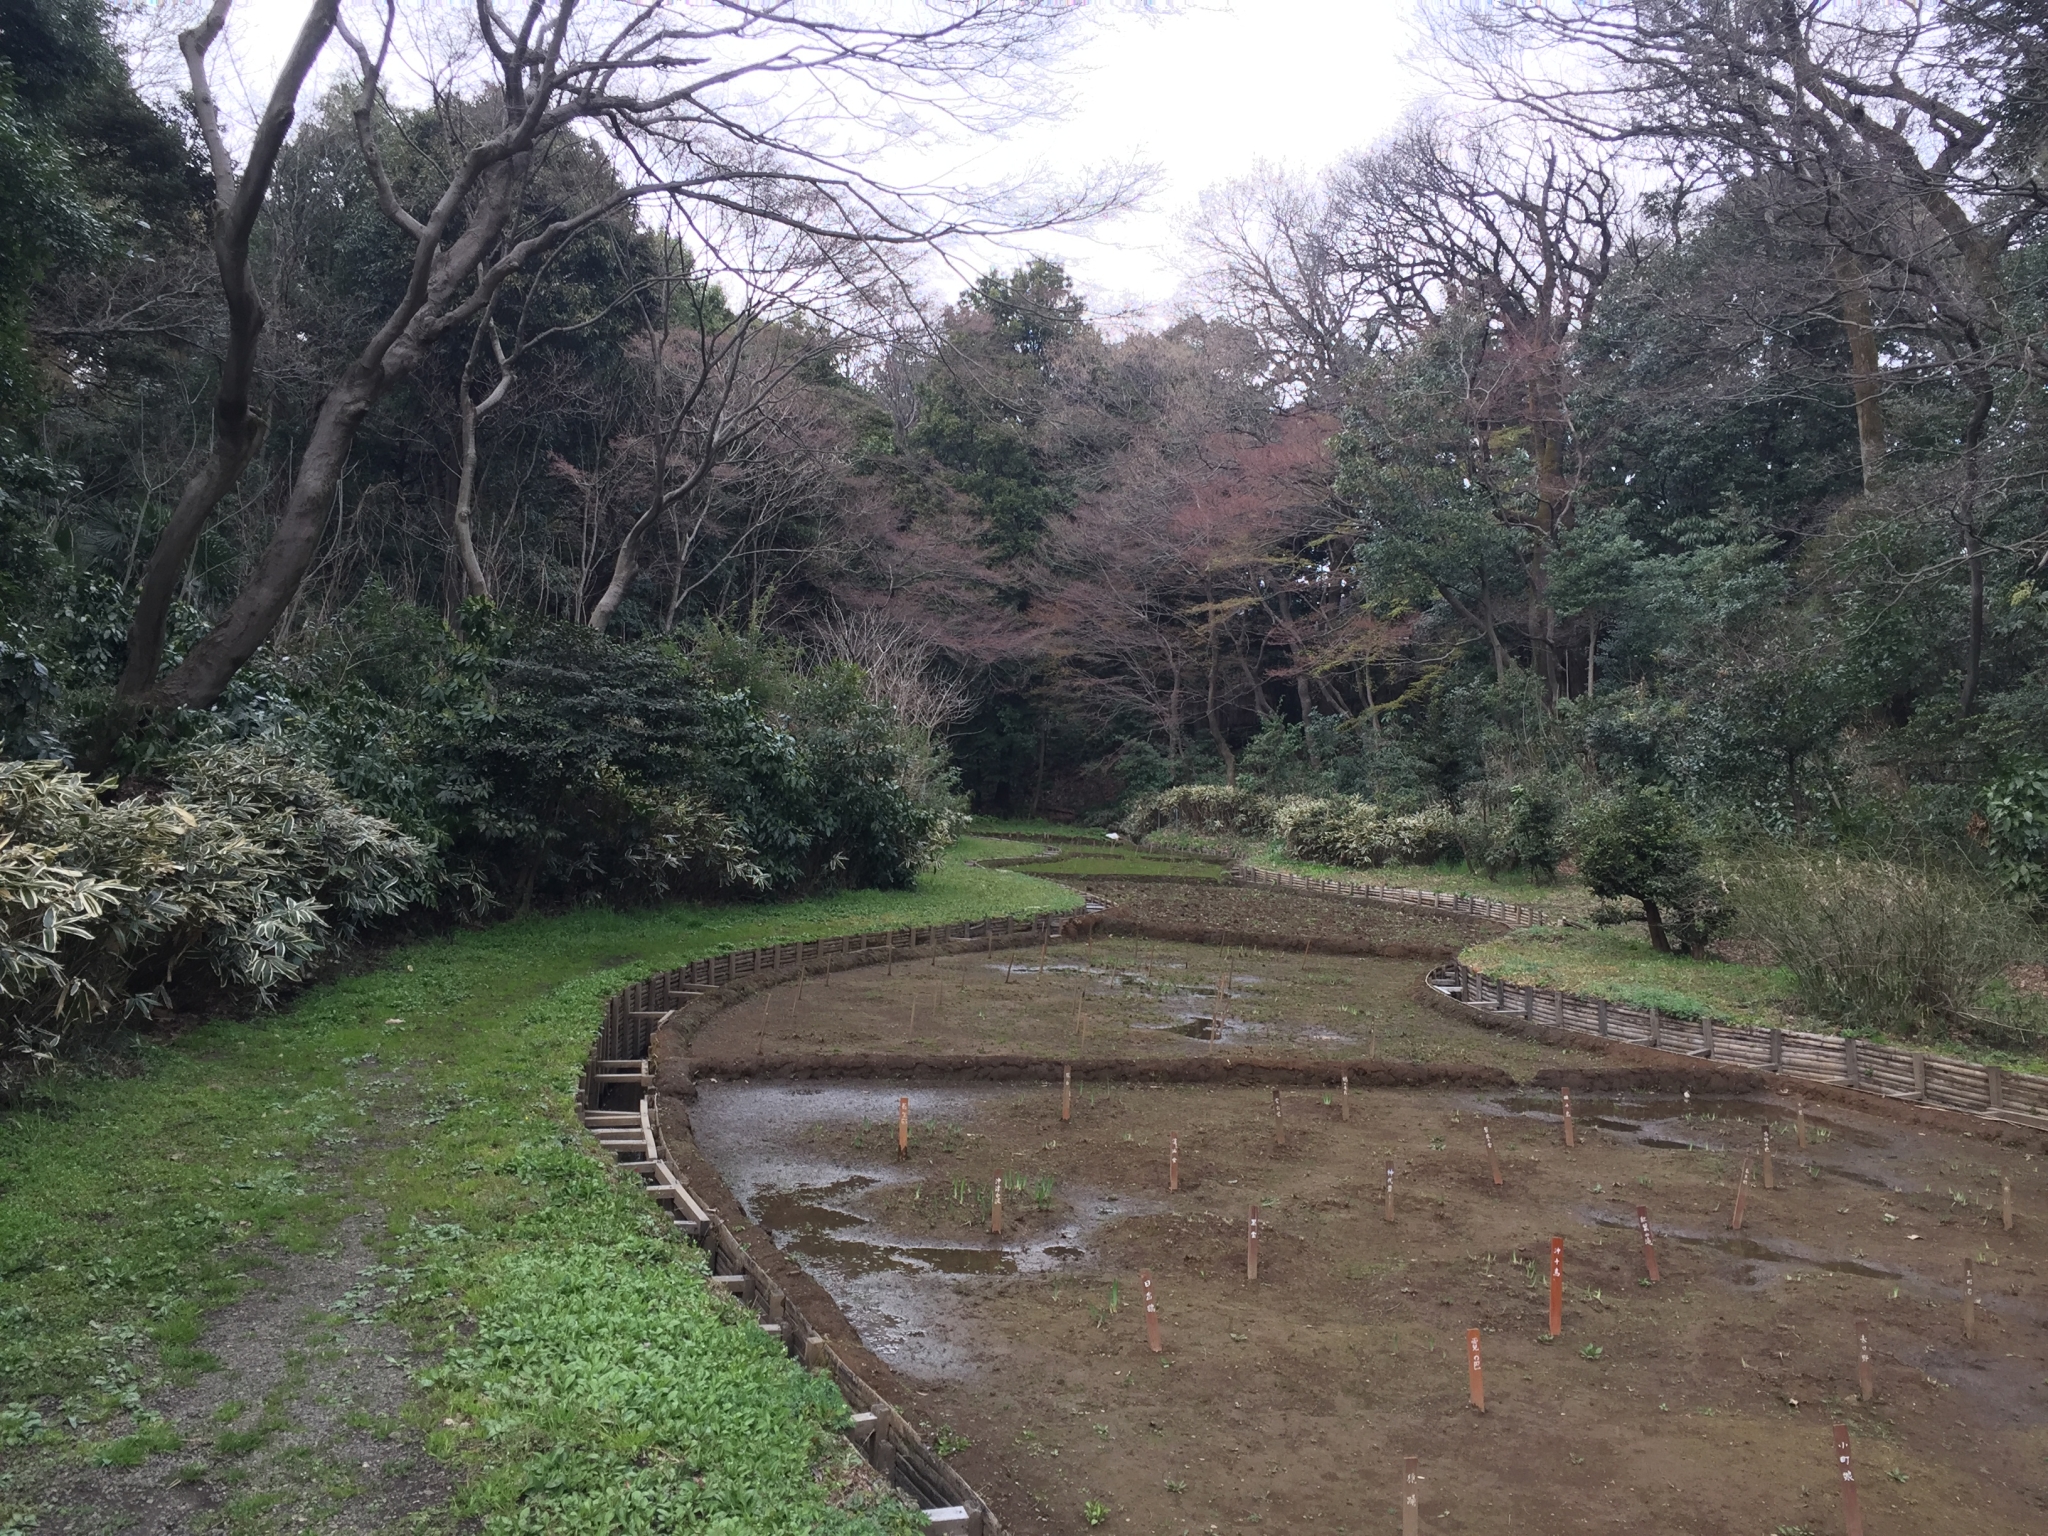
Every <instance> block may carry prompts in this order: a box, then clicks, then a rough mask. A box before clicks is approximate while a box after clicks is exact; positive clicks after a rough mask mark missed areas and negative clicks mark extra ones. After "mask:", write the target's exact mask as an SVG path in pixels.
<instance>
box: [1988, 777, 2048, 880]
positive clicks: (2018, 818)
mask: <svg viewBox="0 0 2048 1536" xmlns="http://www.w3.org/2000/svg"><path fill="white" fill-rule="evenodd" d="M1984 821H1985V826H1986V831H1987V832H1988V834H1989V842H1990V844H1991V859H1992V863H1993V865H1994V867H1995V868H1996V869H1997V870H1998V873H1999V876H2000V878H2001V879H2002V880H2003V881H2004V882H2005V886H2006V889H2007V890H2009V891H2011V892H2012V893H2013V894H2014V895H2015V896H2018V897H2021V898H2022V899H2024V900H2026V901H2029V902H2033V903H2036V904H2040V903H2048V767H2043V766H2041V765H2039V764H2035V765H2031V766H2029V767H2025V768H2019V769H2015V770H2014V771H2013V772H2011V773H2008V774H2006V775H2005V776H2004V777H2002V778H2000V779H1998V780H1996V781H1995V782H1994V783H1993V784H1992V785H1991V788H1990V789H1989V790H1988V791H1987V792H1986V793H1985V796H1984Z"/></svg>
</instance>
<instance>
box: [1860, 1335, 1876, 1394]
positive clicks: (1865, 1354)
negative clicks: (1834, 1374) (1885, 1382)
mask: <svg viewBox="0 0 2048 1536" xmlns="http://www.w3.org/2000/svg"><path fill="white" fill-rule="evenodd" d="M1856 1393H1857V1396H1859V1397H1860V1398H1862V1399H1863V1401H1864V1402H1866V1403H1867V1402H1869V1401H1870V1400H1871V1398H1873V1397H1875V1396H1876V1395H1877V1394H1876V1392H1875V1390H1874V1389H1873V1388H1872V1386H1871V1381H1870V1325H1869V1324H1868V1323H1864V1324H1863V1325H1862V1326H1860V1327H1859V1328H1858V1329H1857V1330H1856Z"/></svg>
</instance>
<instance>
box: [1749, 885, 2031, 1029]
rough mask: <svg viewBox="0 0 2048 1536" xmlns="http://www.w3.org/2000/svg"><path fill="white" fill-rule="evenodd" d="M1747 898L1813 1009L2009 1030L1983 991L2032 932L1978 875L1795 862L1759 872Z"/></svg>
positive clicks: (1853, 1019)
mask: <svg viewBox="0 0 2048 1536" xmlns="http://www.w3.org/2000/svg"><path fill="white" fill-rule="evenodd" d="M1739 900H1740V904H1741V907H1742V910H1743V912H1744V914H1745V916H1746V918H1747V920H1748V925H1749V927H1750V928H1751V930H1752V931H1753V932H1754V933H1755V934H1756V936H1757V937H1759V938H1762V939H1764V940H1766V941H1767V942H1769V943H1770V944H1771V945H1772V947H1773V948H1775V949H1776V950H1777V953H1778V959H1779V961H1780V963H1781V964H1783V965H1784V967H1785V968H1786V969H1787V970H1789V971H1790V972H1791V973H1792V976H1793V979H1794V983H1795V987H1796V990H1797V995H1798V999H1799V1002H1800V1004H1801V1006H1802V1007H1804V1008H1805V1009H1806V1010H1807V1011H1809V1012H1811V1013H1814V1014H1817V1015H1819V1016H1820V1017H1822V1018H1825V1019H1828V1020H1831V1021H1833V1022H1834V1023H1836V1024H1839V1025H1841V1026H1843V1027H1845V1028H1851V1029H1855V1028H1864V1027H1868V1028H1871V1029H1875V1030H1879V1031H1882V1032H1883V1033H1886V1034H1892V1035H1902V1036H1906V1037H1924V1038H1943V1037H1946V1036H1948V1035H1950V1034H1952V1033H1955V1032H1957V1031H1959V1030H1961V1031H1964V1032H1977V1031H1980V1030H1984V1029H1987V1028H1988V1029H1991V1030H1993V1031H1997V1030H1998V1029H2000V1027H2001V1026H2000V1024H1999V1021H1997V1020H1994V1019H1990V1018H1988V1017H1986V1016H1985V1015H1984V1014H1983V1013H1982V1012H1981V1011H1980V1007H1979V1003H1980V998H1981V996H1982V994H1983V992H1984V988H1985V984H1986V983H1987V982H1989V981H1991V980H1992V979H1993V978H1995V977H1996V976H1998V975H1999V973H2000V972H2002V971H2003V970H2004V969H2005V968H2006V967H2007V966H2008V965H2010V964H2012V963H2013V961H2014V960H2015V959H2017V958H2018V957H2019V955H2020V954H2021V952H2022V951H2023V949H2024V946H2025V939H2024V934H2023V932H2022V929H2021V925H2020V923H2019V920H2018V918H2017V917H2016V915H2015V914H2014V912H2013V911H2012V909H2011V907H2010V906H2009V905H2008V904H2007V903H2005V902H2004V901H2002V900H2001V899H2000V898H1999V896H1998V894H1997V893H1996V892H1995V891H1993V890H1991V889H1990V888H1988V887H1987V886H1986V885H1984V884H1983V883H1982V882H1981V881H1979V880H1978V879H1976V878H1974V877H1973V876H1971V875H1969V874H1967V873H1964V872H1960V871H1951V870H1942V869H1935V868H1915V867H1912V866H1909V865H1903V864H1896V863H1890V862H1882V861H1859V860H1853V859H1847V858H1840V857H1812V858H1787V859H1783V860H1779V861H1776V862H1772V863H1768V864H1763V865H1760V866H1757V867H1755V868H1754V869H1753V870H1752V872H1751V873H1750V874H1748V875H1747V876H1746V877H1744V878H1743V879H1742V881H1741V883H1740V892H1739Z"/></svg>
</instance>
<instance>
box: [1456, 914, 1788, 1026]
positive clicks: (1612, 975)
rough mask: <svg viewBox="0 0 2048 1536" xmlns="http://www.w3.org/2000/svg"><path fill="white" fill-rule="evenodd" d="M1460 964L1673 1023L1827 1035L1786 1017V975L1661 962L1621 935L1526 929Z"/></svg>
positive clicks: (1767, 969)
mask: <svg viewBox="0 0 2048 1536" xmlns="http://www.w3.org/2000/svg"><path fill="white" fill-rule="evenodd" d="M1459 958H1460V959H1462V960H1463V961H1464V962H1465V963H1466V964H1467V965H1469V966H1471V967H1473V968H1474V969H1475V970H1479V971H1483V972H1485V973H1486V974H1487V975H1488V976H1500V977H1504V978H1506V979H1507V980H1508V981H1511V982H1513V983H1515V984H1516V985H1518V986H1524V987H1528V986H1533V987H1540V988H1543V989H1545V990H1549V989H1552V988H1556V989H1561V990H1563V991H1566V992H1575V993H1577V994H1579V995H1580V996H1581V997H1604V998H1607V999H1609V1000H1610V1001H1612V1002H1617V1003H1628V1004H1630V1005H1631V1006H1633V1007H1637V1008H1656V1009H1659V1010H1661V1011H1662V1012H1664V1013H1667V1014H1669V1015H1671V1016H1672V1017H1673V1018H1682V1019H1698V1018H1708V1019H1713V1020H1716V1021H1717V1022H1726V1023H1729V1024H1753V1025H1756V1026H1758V1027H1759V1028H1764V1029H1771V1028H1780V1029H1792V1028H1804V1029H1813V1028H1820V1027H1824V1026H1818V1025H1816V1024H1815V1023H1814V1022H1813V1021H1812V1020H1810V1019H1809V1020H1801V1019H1799V1018H1797V1017H1795V1016H1794V1015H1793V1014H1792V1013H1791V1011H1790V1009H1791V997H1792V977H1791V974H1790V973H1789V972H1787V971H1785V970H1783V969H1780V968H1778V967H1776V966H1760V965H1736V964H1733V963H1731V962H1729V961H1725V960H1692V959H1688V958H1686V957H1684V956H1680V955H1664V954H1659V953H1658V952H1657V951H1656V950H1654V949H1652V948H1651V947H1650V943H1649V940H1648V939H1639V938H1635V937H1633V936H1631V935H1630V934H1629V933H1628V932H1627V931H1626V930H1625V929H1624V930H1614V929H1598V928H1595V929H1586V928H1525V929H1523V930H1521V931H1519V932H1516V933H1509V934H1504V935H1502V936H1501V937H1500V938H1497V939H1490V940H1488V941H1487V942H1486V943H1483V944H1474V945H1473V946H1471V947H1470V948H1469V949H1466V950H1465V951H1464V952H1463V953H1462V954H1461V955H1460V956H1459Z"/></svg>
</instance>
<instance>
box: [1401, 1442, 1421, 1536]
mask: <svg viewBox="0 0 2048 1536" xmlns="http://www.w3.org/2000/svg"><path fill="white" fill-rule="evenodd" d="M1401 1470H1402V1479H1401V1536H1421V1533H1422V1475H1421V1474H1420V1473H1419V1472H1417V1471H1416V1470H1415V1458H1414V1457H1413V1456H1409V1457H1407V1458H1405V1459H1404V1461H1403V1463H1402V1469H1401Z"/></svg>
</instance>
